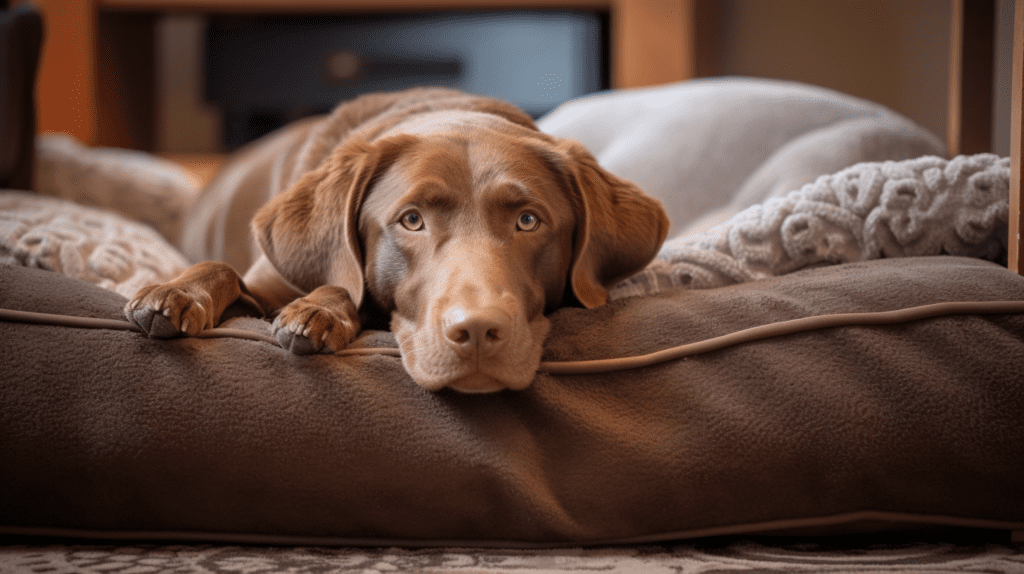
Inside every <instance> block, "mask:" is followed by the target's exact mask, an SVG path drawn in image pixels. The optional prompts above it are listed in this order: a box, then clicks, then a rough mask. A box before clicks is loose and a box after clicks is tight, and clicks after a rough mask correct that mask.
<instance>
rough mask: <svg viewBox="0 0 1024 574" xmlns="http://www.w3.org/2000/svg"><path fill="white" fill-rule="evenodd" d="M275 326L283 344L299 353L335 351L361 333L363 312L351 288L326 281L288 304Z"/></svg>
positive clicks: (276, 336) (276, 333)
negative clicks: (360, 319)
mask: <svg viewBox="0 0 1024 574" xmlns="http://www.w3.org/2000/svg"><path fill="white" fill-rule="evenodd" d="M274 330H275V333H274V336H275V338H277V342H278V343H280V345H281V347H283V348H285V349H288V350H289V351H291V352H293V353H295V354H297V355H308V354H312V353H334V352H337V351H340V350H342V349H344V348H345V347H346V346H347V345H348V344H349V343H351V342H352V340H353V339H355V337H356V334H358V333H359V315H358V312H357V310H356V305H355V303H353V302H352V297H351V296H350V295H349V293H348V291H347V290H345V289H344V288H342V287H337V286H334V285H323V286H320V287H317V288H316V289H315V290H313V292H312V293H310V294H309V295H306V296H305V297H301V298H299V299H296V300H294V301H292V302H291V303H288V304H287V305H285V306H284V307H283V308H282V309H281V311H280V313H279V314H278V315H277V317H276V318H275V319H274Z"/></svg>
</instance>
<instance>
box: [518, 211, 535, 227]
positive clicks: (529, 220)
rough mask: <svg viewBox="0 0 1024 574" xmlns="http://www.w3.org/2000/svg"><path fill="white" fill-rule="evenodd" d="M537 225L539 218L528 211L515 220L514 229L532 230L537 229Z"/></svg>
mask: <svg viewBox="0 0 1024 574" xmlns="http://www.w3.org/2000/svg"><path fill="white" fill-rule="evenodd" d="M538 225H540V218H539V217H537V216H536V215H534V214H532V213H530V212H529V211H527V212H526V213H524V214H522V215H520V216H519V219H518V220H517V221H516V229H518V230H519V231H533V230H534V229H537V226H538Z"/></svg>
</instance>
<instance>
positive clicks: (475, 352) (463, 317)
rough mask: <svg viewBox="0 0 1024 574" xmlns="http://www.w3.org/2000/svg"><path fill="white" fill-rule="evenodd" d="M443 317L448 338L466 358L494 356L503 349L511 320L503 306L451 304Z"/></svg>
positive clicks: (460, 354)
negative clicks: (468, 308)
mask: <svg viewBox="0 0 1024 574" xmlns="http://www.w3.org/2000/svg"><path fill="white" fill-rule="evenodd" d="M443 320H444V336H445V339H446V340H447V342H448V344H449V345H451V347H452V348H453V349H455V352H456V353H458V354H459V356H461V357H463V358H470V357H473V356H483V357H490V356H492V355H494V354H495V353H497V352H498V351H499V350H501V348H502V347H503V346H504V345H505V341H506V338H507V337H506V335H507V334H508V325H509V323H510V321H511V319H510V318H509V316H508V314H507V313H505V312H504V311H502V310H501V309H496V308H483V309H474V310H467V309H465V308H463V307H461V306H454V307H450V308H449V309H448V310H447V311H445V312H444V315H443Z"/></svg>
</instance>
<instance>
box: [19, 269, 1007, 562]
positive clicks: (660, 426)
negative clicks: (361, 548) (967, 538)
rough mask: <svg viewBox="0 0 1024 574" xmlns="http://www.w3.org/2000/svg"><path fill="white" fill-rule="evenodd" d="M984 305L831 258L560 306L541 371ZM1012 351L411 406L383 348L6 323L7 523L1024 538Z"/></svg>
mask: <svg viewBox="0 0 1024 574" xmlns="http://www.w3.org/2000/svg"><path fill="white" fill-rule="evenodd" d="M1001 299H1008V300H1016V301H1021V300H1024V278H1021V277H1019V276H1017V275H1016V274H1013V273H1011V272H1009V271H1007V270H1006V269H1004V268H1001V267H999V266H997V265H995V264H993V263H989V262H986V261H981V260H977V259H967V258H953V257H948V258H938V257H930V258H906V259H896V260H886V261H872V262H865V263H856V264H848V265H840V266H834V267H828V268H823V269H817V270H814V271H808V272H800V273H795V274H790V275H786V276H784V277H779V278H771V279H766V280H764V281H760V282H753V283H743V284H739V285H735V286H732V287H724V288H721V289H714V290H704V291H679V292H676V293H675V294H664V295H659V296H652V297H636V298H628V299H623V300H620V301H615V302H612V303H611V304H609V305H607V306H605V307H602V308H599V309H595V310H583V309H563V310H561V311H558V312H556V313H555V314H554V315H553V317H552V320H553V323H554V325H553V331H552V335H551V338H550V341H549V344H548V348H547V350H546V353H545V360H557V361H562V360H569V359H599V358H606V357H615V356H623V355H636V354H642V353H646V352H651V351H656V350H659V349H662V348H665V347H667V346H671V345H678V344H683V343H688V342H692V341H697V340H702V339H706V338H709V337H714V336H718V335H723V334H727V333H729V332H733V331H736V330H739V329H742V328H747V327H752V326H757V325H762V324H765V323H769V322H776V321H781V320H786V319H792V318H797V317H804V316H810V315H819V314H824V313H829V312H836V311H842V312H853V311H877V310H890V309H896V308H902V307H907V306H912V305H917V304H925V303H933V302H939V301H950V300H954V301H956V300H982V301H984V300H1001ZM124 302H125V299H124V298H122V297H121V296H119V295H117V294H115V293H112V292H109V291H104V290H101V289H99V288H96V287H91V286H88V285H85V284H83V283H81V282H79V281H76V280H73V279H69V278H66V277H61V276H56V275H54V274H52V273H48V272H44V271H39V270H33V269H27V268H23V267H12V266H4V267H2V268H0V307H6V308H20V309H22V310H27V311H43V312H58V313H64V314H71V315H88V316H93V317H106V318H117V317H119V315H120V313H121V307H122V306H123V304H124ZM237 323H238V324H237V325H236V326H239V327H242V328H248V329H256V330H258V329H259V328H261V325H259V322H255V324H254V321H253V320H242V321H237ZM623 333H629V336H628V337H624V336H623ZM1021 333H1024V315H1019V314H997V315H991V316H989V315H973V314H967V315H957V316H949V317H940V318H934V319H926V320H921V321H915V322H911V323H906V324H899V325H890V326H851V327H841V328H827V329H821V330H816V331H811V332H805V333H800V334H795V335H789V336H783V337H776V338H770V339H765V340H762V341H758V342H754V343H749V344H743V345H739V346H736V347H731V348H727V349H723V350H720V351H715V352H711V353H707V354H702V355H698V356H694V357H690V358H687V359H683V360H677V361H672V362H668V363H664V364H661V365H657V366H652V367H648V368H644V369H633V370H626V371H620V372H616V373H607V374H597V375H557V376H556V375H550V374H544V373H542V374H539V375H538V377H537V380H536V381H535V383H534V384H533V385H532V386H531V387H530V388H529V389H528V390H526V391H523V392H516V393H512V392H507V393H499V394H497V395H490V396H463V395H459V394H456V393H450V392H441V393H436V394H435V393H429V392H426V391H423V390H422V389H419V388H418V387H417V386H416V385H415V384H413V382H412V381H411V380H410V379H409V378H408V376H407V375H406V374H405V372H404V371H403V369H402V366H401V362H400V360H399V359H398V358H396V357H387V356H367V357H334V356H316V357H296V356H293V355H290V354H289V353H288V352H286V351H283V350H281V349H279V348H277V347H274V346H272V345H269V344H267V343H263V342H258V341H250V340H241V339H178V340H173V341H169V342H168V341H157V340H151V339H147V338H145V337H143V336H141V335H139V334H138V333H134V332H122V331H110V330H86V329H75V328H67V327H54V326H43V325H30V324H21V323H10V322H0V338H2V339H3V341H4V345H3V346H2V347H0V364H3V365H4V370H5V376H4V378H3V385H2V389H0V457H2V460H3V461H4V464H3V465H0V500H3V501H4V502H3V504H0V531H2V532H16V533H45V534H72V535H81V536H96V537H104V538H108V537H115V538H116V537H126V536H127V537H142V538H156V539H160V538H170V539H182V538H183V539H194V540H233V541H240V542H257V541H281V542H317V543H321V542H325V543H341V544H401V545H499V546H505V547H508V546H524V545H525V546H529V545H550V544H581V543H583V544H586V543H605V542H638V541H653V540H667V539H677V538H684V537H690V536H702V535H711V534H726V533H738V532H759V531H765V530H780V529H785V528H795V527H810V526H814V527H825V526H834V525H836V524H849V523H856V522H863V521H875V522H877V521H882V522H897V523H911V524H925V525H936V524H938V525H960V526H981V527H987V528H1002V529H1010V530H1014V529H1017V530H1024V491H1022V489H1021V487H1020V477H1021V476H1024V459H1022V458H1021V457H1020V456H1019V455H1020V453H1021V452H1024V427H1022V426H1021V425H1020V424H1019V422H1020V421H1021V420H1024V378H1022V377H1021V376H1020V373H1022V372H1024V340H1022V338H1021ZM360 343H361V344H364V345H373V346H389V345H393V340H392V339H391V337H390V335H389V334H387V333H382V332H376V333H369V334H366V335H364V336H363V337H362V338H361V339H360Z"/></svg>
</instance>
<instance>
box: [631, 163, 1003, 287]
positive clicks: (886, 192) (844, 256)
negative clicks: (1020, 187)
mask: <svg viewBox="0 0 1024 574" xmlns="http://www.w3.org/2000/svg"><path fill="white" fill-rule="evenodd" d="M1009 180H1010V160H1009V158H999V157H998V156H995V155H991V154H979V155H973V156H958V157H956V158H954V159H952V160H945V159H942V158H938V157H922V158H918V159H913V160H906V161H899V162H893V161H888V162H873V163H861V164H857V165H854V166H852V167H849V168H847V169H844V170H842V171H840V172H838V173H835V174H832V175H825V176H821V177H819V178H818V179H817V180H816V181H814V182H813V183H809V184H807V185H805V186H803V188H801V189H800V190H797V191H793V192H791V193H789V194H787V195H785V196H783V197H777V198H773V199H769V200H768V201H766V202H765V203H763V204H758V205H754V206H751V207H749V208H747V209H746V210H744V211H741V212H739V213H737V214H736V215H734V216H733V217H732V218H730V219H729V220H728V221H726V222H725V223H723V224H721V225H719V226H717V227H714V228H713V229H711V230H710V231H708V232H706V233H704V234H703V235H699V236H684V237H681V238H678V239H675V240H672V241H669V242H668V243H666V244H665V246H664V247H663V249H662V251H661V253H660V254H659V257H658V259H657V260H655V261H654V263H652V264H651V265H650V266H649V267H648V268H647V269H646V270H645V271H643V272H642V273H640V274H638V275H635V276H634V277H631V278H630V279H627V280H626V281H624V282H623V283H620V284H619V285H618V286H617V287H616V288H615V290H614V292H613V296H614V297H616V298H621V297H626V296H630V295H644V294H650V293H654V292H657V291H660V290H662V289H666V288H690V289H706V288H710V287H721V286H724V285H730V284H733V283H741V282H744V281H752V280H755V279H763V278H765V277H772V276H776V275H783V274H786V273H792V272H793V271H798V270H800V269H805V268H808V267H815V266H820V265H831V264H838V263H849V262H853V261H864V260H869V259H880V258H887V257H909V256H922V255H961V256H968V257H979V258H984V259H988V260H992V261H997V262H1005V260H1006V253H1007V243H1006V241H1007V237H1006V235H1007V223H1008V213H1009V204H1008V190H1009Z"/></svg>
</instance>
